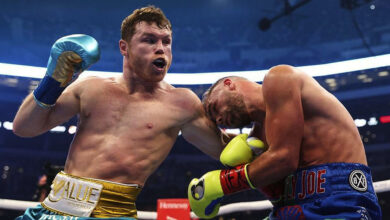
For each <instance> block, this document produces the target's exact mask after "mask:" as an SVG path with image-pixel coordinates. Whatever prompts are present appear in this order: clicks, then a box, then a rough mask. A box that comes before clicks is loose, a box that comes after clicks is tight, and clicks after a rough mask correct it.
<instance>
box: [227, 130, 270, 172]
mask: <svg viewBox="0 0 390 220" xmlns="http://www.w3.org/2000/svg"><path fill="white" fill-rule="evenodd" d="M266 150H267V146H266V145H265V144H264V143H263V142H262V141H261V140H260V139H258V138H256V137H249V138H248V135H247V134H239V135H237V136H236V137H234V138H233V139H232V140H231V141H230V142H229V143H228V144H227V145H226V147H225V148H224V149H223V151H222V153H221V155H220V158H219V159H220V161H221V163H222V164H223V165H225V166H229V167H234V166H237V165H241V164H246V163H250V162H251V161H252V160H253V159H254V158H255V157H256V156H258V155H260V154H261V153H263V152H264V151H266Z"/></svg>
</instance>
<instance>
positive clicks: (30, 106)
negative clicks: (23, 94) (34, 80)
mask: <svg viewBox="0 0 390 220" xmlns="http://www.w3.org/2000/svg"><path fill="white" fill-rule="evenodd" d="M77 84H78V83H77V81H76V82H74V83H73V84H71V85H70V86H69V87H68V88H67V89H66V90H65V91H64V92H63V93H62V94H61V96H60V97H59V99H58V100H57V102H56V105H55V106H54V107H52V108H48V109H45V108H42V107H40V106H39V105H37V103H36V102H35V101H34V97H33V95H32V94H29V95H28V96H27V98H26V99H25V100H24V101H23V103H22V104H21V106H20V108H19V110H18V112H17V113H16V116H15V118H14V121H13V132H14V133H15V134H16V135H18V136H21V137H34V136H37V135H40V134H42V133H44V132H46V131H48V130H50V129H51V128H53V127H55V126H57V125H60V124H62V123H64V122H66V121H67V120H69V119H70V118H71V117H73V116H74V115H75V114H77V113H78V112H79V109H80V103H79V99H78V98H77V96H76V93H75V91H76V90H77Z"/></svg>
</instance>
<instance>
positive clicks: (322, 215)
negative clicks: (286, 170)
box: [261, 163, 382, 220]
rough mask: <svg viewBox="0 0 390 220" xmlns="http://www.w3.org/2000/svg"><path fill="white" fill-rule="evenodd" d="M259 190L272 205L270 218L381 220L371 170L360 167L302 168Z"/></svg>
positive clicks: (343, 165) (345, 164)
mask: <svg viewBox="0 0 390 220" xmlns="http://www.w3.org/2000/svg"><path fill="white" fill-rule="evenodd" d="M261 191H262V192H263V193H264V194H265V195H267V197H268V198H269V199H270V200H271V202H272V204H273V205H274V208H273V211H272V212H271V214H270V216H269V219H288V220H291V219H329V220H330V219H359V220H364V219H373V220H377V219H378V220H379V219H382V217H381V216H382V214H381V209H380V206H379V204H378V198H377V197H376V194H375V191H374V187H373V183H372V177H371V170H370V168H369V167H367V166H365V165H362V164H355V163H329V164H322V165H316V166H310V167H305V168H301V169H298V170H297V171H296V172H295V173H294V174H292V175H290V176H288V177H286V178H285V179H283V180H281V181H279V182H277V183H274V184H271V185H269V186H266V187H263V188H261Z"/></svg>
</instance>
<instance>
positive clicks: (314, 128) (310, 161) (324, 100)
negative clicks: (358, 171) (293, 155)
mask: <svg viewBox="0 0 390 220" xmlns="http://www.w3.org/2000/svg"><path fill="white" fill-rule="evenodd" d="M294 74H297V77H298V79H300V80H302V82H303V83H302V89H301V91H302V96H301V97H302V106H303V113H304V133H303V139H302V144H301V153H300V161H299V166H300V167H306V166H310V165H317V164H322V163H332V162H348V163H361V164H365V165H367V161H366V156H365V152H364V147H363V143H362V141H361V138H360V135H359V132H358V129H357V128H356V126H355V123H354V121H353V119H352V117H351V115H350V114H349V113H348V111H347V110H346V109H345V107H344V106H343V105H342V104H341V103H340V101H338V100H337V99H336V97H334V96H333V95H332V94H331V93H329V92H327V91H326V90H325V89H324V88H323V87H321V86H320V85H319V83H318V82H316V81H315V80H314V79H313V78H312V77H310V76H308V75H306V74H304V73H302V72H296V73H294Z"/></svg>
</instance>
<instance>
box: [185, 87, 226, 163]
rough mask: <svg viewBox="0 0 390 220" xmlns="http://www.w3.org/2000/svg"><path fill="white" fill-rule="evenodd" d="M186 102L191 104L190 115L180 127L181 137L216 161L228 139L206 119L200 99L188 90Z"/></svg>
mask: <svg viewBox="0 0 390 220" xmlns="http://www.w3.org/2000/svg"><path fill="white" fill-rule="evenodd" d="M186 100H187V102H189V103H191V104H190V107H189V108H188V111H189V112H191V114H192V115H191V117H190V119H189V120H188V121H187V122H186V123H184V125H183V126H182V127H181V132H182V135H183V137H184V138H185V139H186V140H187V141H188V142H190V143H191V144H193V145H195V146H196V147H197V148H199V150H201V151H203V152H204V153H206V154H208V155H210V156H211V157H213V158H214V159H217V160H218V159H219V155H220V154H221V152H222V149H223V148H224V146H225V145H226V143H227V142H228V141H229V139H230V137H228V135H227V134H225V133H224V132H222V131H221V130H220V129H219V128H218V127H217V126H216V125H215V123H213V122H212V121H211V120H210V119H208V118H207V117H206V114H205V112H204V109H203V106H202V103H201V101H200V99H199V98H198V97H197V96H196V95H195V94H194V93H193V92H191V91H190V90H188V91H187V94H186Z"/></svg>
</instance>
